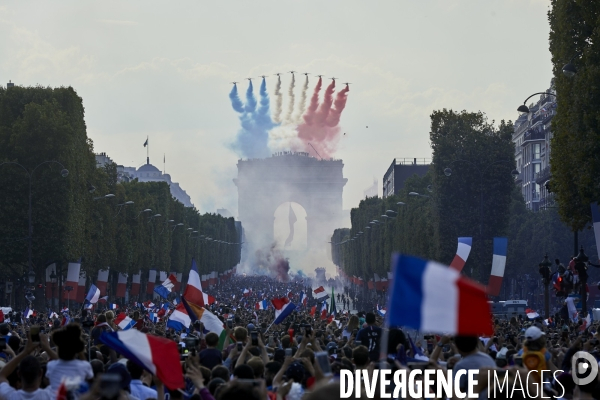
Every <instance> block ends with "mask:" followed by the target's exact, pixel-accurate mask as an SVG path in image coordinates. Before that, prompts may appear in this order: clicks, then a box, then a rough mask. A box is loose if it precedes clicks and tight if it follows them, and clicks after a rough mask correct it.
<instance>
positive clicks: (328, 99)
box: [315, 80, 335, 125]
mask: <svg viewBox="0 0 600 400" xmlns="http://www.w3.org/2000/svg"><path fill="white" fill-rule="evenodd" d="M334 91H335V80H332V81H331V83H330V84H329V86H327V89H325V96H324V97H323V103H321V105H320V106H319V111H317V115H316V118H315V123H317V124H319V125H321V124H324V123H325V120H326V119H327V116H328V115H329V111H330V110H331V104H333V92H334Z"/></svg>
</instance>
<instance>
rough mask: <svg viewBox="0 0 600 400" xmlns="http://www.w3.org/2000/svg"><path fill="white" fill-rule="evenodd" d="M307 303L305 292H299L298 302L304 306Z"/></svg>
mask: <svg viewBox="0 0 600 400" xmlns="http://www.w3.org/2000/svg"><path fill="white" fill-rule="evenodd" d="M307 303H308V296H307V295H306V293H304V292H300V304H302V305H303V306H304V307H306V304H307Z"/></svg>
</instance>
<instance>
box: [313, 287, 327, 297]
mask: <svg viewBox="0 0 600 400" xmlns="http://www.w3.org/2000/svg"><path fill="white" fill-rule="evenodd" d="M313 296H314V297H315V298H316V299H322V298H327V297H329V296H328V295H327V293H325V288H324V287H323V286H319V287H318V288H316V289H315V290H314V291H313Z"/></svg>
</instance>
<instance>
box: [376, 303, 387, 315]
mask: <svg viewBox="0 0 600 400" xmlns="http://www.w3.org/2000/svg"><path fill="white" fill-rule="evenodd" d="M385 313H386V309H385V307H379V304H377V314H379V315H380V316H382V317H383V316H385Z"/></svg>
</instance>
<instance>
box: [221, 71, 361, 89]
mask: <svg viewBox="0 0 600 400" xmlns="http://www.w3.org/2000/svg"><path fill="white" fill-rule="evenodd" d="M288 73H289V74H295V73H297V71H288ZM302 74H303V75H304V76H306V77H308V75H309V74H310V72H303V73H302ZM275 75H276V76H278V77H281V72H277V73H276V74H275ZM267 76H269V75H260V78H263V79H266V78H267ZM315 76H317V77H319V78H322V77H324V76H325V75H315ZM246 79H247V80H249V81H250V82H252V78H246ZM329 79H331V80H332V81H334V82H335V80H336V79H339V78H336V77H335V76H334V77H331V78H329ZM231 83H232V84H233V85H237V83H238V82H231ZM351 84H352V83H350V82H344V85H346V86H348V85H351Z"/></svg>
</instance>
